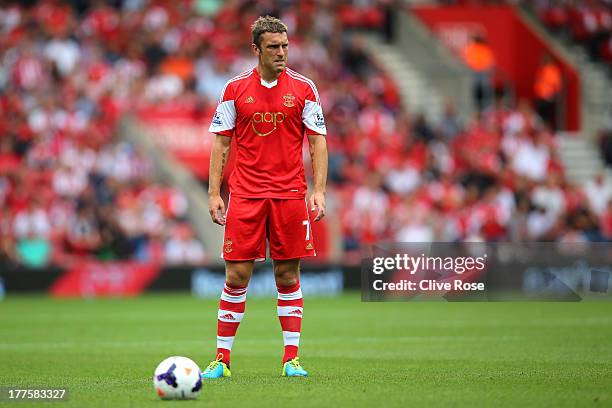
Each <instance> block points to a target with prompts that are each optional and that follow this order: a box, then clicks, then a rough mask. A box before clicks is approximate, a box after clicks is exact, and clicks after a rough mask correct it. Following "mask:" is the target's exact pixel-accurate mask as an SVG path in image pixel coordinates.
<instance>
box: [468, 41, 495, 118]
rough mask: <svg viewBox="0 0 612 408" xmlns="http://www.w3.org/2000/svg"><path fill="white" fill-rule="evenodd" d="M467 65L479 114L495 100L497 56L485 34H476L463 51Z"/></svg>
mask: <svg viewBox="0 0 612 408" xmlns="http://www.w3.org/2000/svg"><path fill="white" fill-rule="evenodd" d="M462 57H463V61H464V62H465V64H466V65H467V66H468V68H470V70H471V71H472V81H473V82H472V87H473V95H474V102H475V104H476V107H477V109H478V111H479V112H482V111H483V110H485V109H486V108H487V107H488V106H489V105H490V104H491V101H492V99H493V73H494V71H495V55H494V54H493V50H492V49H491V47H490V46H489V44H488V42H487V40H486V38H485V36H484V35H483V34H476V35H474V37H472V40H471V41H470V42H469V43H468V44H467V45H466V47H465V48H464V49H463V51H462Z"/></svg>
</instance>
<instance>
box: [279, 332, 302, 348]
mask: <svg viewBox="0 0 612 408" xmlns="http://www.w3.org/2000/svg"><path fill="white" fill-rule="evenodd" d="M283 343H284V345H285V346H296V347H298V346H299V345H300V333H299V332H290V331H283Z"/></svg>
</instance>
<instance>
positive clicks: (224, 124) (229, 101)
mask: <svg viewBox="0 0 612 408" xmlns="http://www.w3.org/2000/svg"><path fill="white" fill-rule="evenodd" d="M233 94H234V88H233V86H231V84H230V83H228V84H226V85H225V88H223V92H222V93H221V98H219V104H218V105H217V109H216V110H215V114H214V115H213V118H212V122H211V124H210V128H208V131H209V132H211V133H218V134H221V135H224V136H232V135H233V134H234V132H233V130H234V127H236V107H235V106H234V95H233Z"/></svg>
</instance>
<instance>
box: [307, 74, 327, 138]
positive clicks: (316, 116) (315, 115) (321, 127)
mask: <svg viewBox="0 0 612 408" xmlns="http://www.w3.org/2000/svg"><path fill="white" fill-rule="evenodd" d="M302 123H304V126H305V127H306V134H310V135H327V128H326V127H325V117H324V116H323V108H322V107H321V102H320V100H319V93H318V92H317V88H316V87H315V86H314V84H312V83H311V84H308V87H307V90H306V97H305V101H304V110H303V111H302Z"/></svg>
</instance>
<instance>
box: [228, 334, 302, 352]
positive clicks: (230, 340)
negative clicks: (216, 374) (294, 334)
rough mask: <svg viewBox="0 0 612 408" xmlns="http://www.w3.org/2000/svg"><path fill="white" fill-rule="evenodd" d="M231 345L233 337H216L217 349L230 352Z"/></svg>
mask: <svg viewBox="0 0 612 408" xmlns="http://www.w3.org/2000/svg"><path fill="white" fill-rule="evenodd" d="M298 334H299V333H298ZM233 344H234V336H231V337H223V336H217V348H224V349H226V350H231V349H232V345H233Z"/></svg>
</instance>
